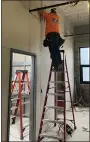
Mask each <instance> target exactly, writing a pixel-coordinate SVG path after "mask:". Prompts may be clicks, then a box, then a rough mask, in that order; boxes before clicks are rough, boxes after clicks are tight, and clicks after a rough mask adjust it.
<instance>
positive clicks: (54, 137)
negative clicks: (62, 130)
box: [40, 133, 63, 140]
mask: <svg viewBox="0 0 90 142" xmlns="http://www.w3.org/2000/svg"><path fill="white" fill-rule="evenodd" d="M40 137H41V138H45V137H46V138H52V139H57V140H63V138H60V136H54V135H51V134H46V133H42V134H40Z"/></svg>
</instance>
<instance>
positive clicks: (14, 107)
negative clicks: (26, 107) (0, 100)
mask: <svg viewBox="0 0 90 142" xmlns="http://www.w3.org/2000/svg"><path fill="white" fill-rule="evenodd" d="M16 108H18V107H16V106H15V107H12V108H10V109H11V110H13V109H16Z"/></svg>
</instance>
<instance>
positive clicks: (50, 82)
mask: <svg viewBox="0 0 90 142" xmlns="http://www.w3.org/2000/svg"><path fill="white" fill-rule="evenodd" d="M49 83H63V84H64V81H50V82H49Z"/></svg>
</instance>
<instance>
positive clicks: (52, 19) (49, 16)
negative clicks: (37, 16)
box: [41, 11, 60, 35]
mask: <svg viewBox="0 0 90 142" xmlns="http://www.w3.org/2000/svg"><path fill="white" fill-rule="evenodd" d="M41 16H42V17H43V18H44V19H45V21H46V29H45V35H47V34H48V33H51V32H56V33H59V22H60V17H59V16H58V15H56V14H54V13H47V12H45V11H43V12H42V13H41Z"/></svg>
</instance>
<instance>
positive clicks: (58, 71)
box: [52, 70, 64, 73]
mask: <svg viewBox="0 0 90 142" xmlns="http://www.w3.org/2000/svg"><path fill="white" fill-rule="evenodd" d="M52 72H56V73H63V72H64V71H63V70H62V71H54V70H52Z"/></svg>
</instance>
